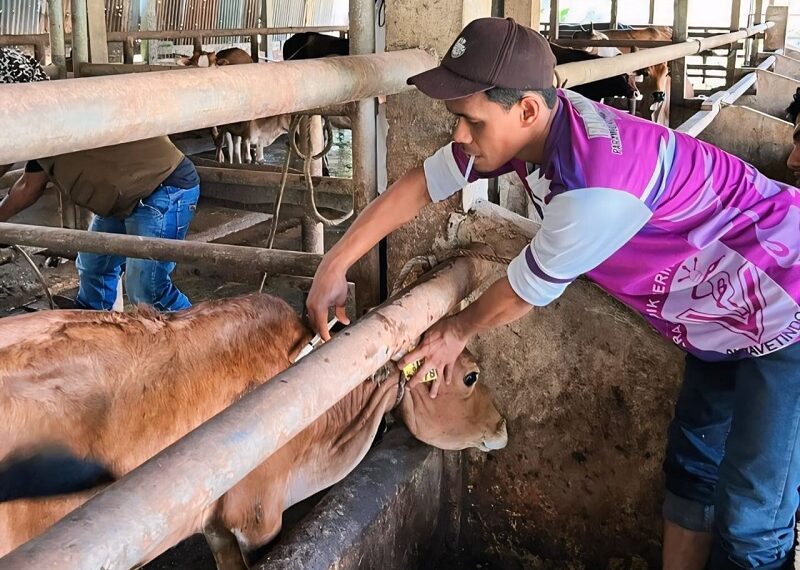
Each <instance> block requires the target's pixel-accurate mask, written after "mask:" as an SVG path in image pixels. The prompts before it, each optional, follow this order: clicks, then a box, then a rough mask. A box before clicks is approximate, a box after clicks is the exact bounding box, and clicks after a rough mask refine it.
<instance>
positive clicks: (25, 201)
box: [0, 137, 200, 311]
mask: <svg viewBox="0 0 800 570" xmlns="http://www.w3.org/2000/svg"><path fill="white" fill-rule="evenodd" d="M49 181H52V182H54V183H55V185H56V186H57V187H58V188H59V189H60V190H61V191H62V192H64V193H65V194H66V195H67V196H68V197H69V198H70V200H72V201H73V202H74V203H76V204H78V205H79V206H83V207H85V208H87V209H89V210H90V211H92V212H93V213H94V214H95V215H94V218H93V220H92V223H91V226H90V228H89V229H90V230H91V231H96V232H107V233H115V234H128V235H138V236H143V237H155V238H166V239H184V238H185V237H186V232H187V231H188V229H189V223H190V222H191V221H192V218H193V217H194V213H195V209H196V207H197V200H198V198H199V196H200V179H199V177H198V175H197V171H196V169H195V167H194V165H193V164H192V162H191V161H190V160H189V159H187V158H186V157H185V156H184V155H183V154H182V153H181V152H180V151H179V150H178V149H177V148H176V147H175V145H173V144H172V142H170V140H169V139H168V138H167V137H159V138H154V139H146V140H142V141H135V142H130V143H124V144H119V145H114V146H109V147H104V148H99V149H92V150H86V151H81V152H74V153H69V154H64V155H59V156H55V157H50V158H42V159H37V160H36V161H29V162H28V163H27V164H26V166H25V172H24V173H23V175H22V176H21V177H20V179H19V180H18V181H17V182H16V183H15V184H14V185H13V186H12V188H11V190H10V191H9V193H8V195H7V196H6V198H5V199H4V200H3V201H2V202H0V221H6V220H8V219H9V218H11V217H12V216H13V215H15V214H16V213H18V212H20V211H21V210H23V209H25V208H27V207H29V206H30V205H32V204H33V203H34V202H36V200H38V199H39V197H41V195H42V194H43V193H44V190H45V187H46V186H47V183H48V182H49ZM76 265H77V268H78V274H79V277H80V287H79V291H78V296H77V298H76V305H77V306H78V307H79V308H84V309H102V310H110V309H111V308H112V307H113V306H114V301H115V300H116V297H117V284H118V282H119V279H120V275H121V273H122V272H123V270H124V272H125V286H126V287H125V288H126V290H127V293H128V299H129V300H130V301H131V303H134V304H140V303H143V304H147V305H152V306H153V307H154V308H156V309H158V310H161V311H178V310H181V309H186V308H188V307H190V306H191V303H190V302H189V299H188V298H187V297H186V295H184V294H183V293H182V292H181V291H180V290H179V289H178V288H177V287H176V286H175V284H174V283H173V282H172V279H171V274H172V271H173V270H174V269H175V263H173V262H164V261H154V260H150V259H136V258H128V259H126V258H125V257H123V256H119V255H103V254H96V253H86V252H82V253H79V254H78V259H77V262H76Z"/></svg>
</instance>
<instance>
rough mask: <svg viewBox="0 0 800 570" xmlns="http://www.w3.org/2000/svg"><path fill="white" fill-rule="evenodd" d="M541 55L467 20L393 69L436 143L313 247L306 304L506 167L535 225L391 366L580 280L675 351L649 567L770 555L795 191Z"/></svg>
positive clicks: (795, 329) (798, 464) (787, 417)
mask: <svg viewBox="0 0 800 570" xmlns="http://www.w3.org/2000/svg"><path fill="white" fill-rule="evenodd" d="M554 66H555V59H554V57H553V55H552V53H551V52H550V48H549V46H548V44H547V42H546V41H545V40H544V39H543V38H542V36H540V35H539V34H537V33H536V32H534V31H532V30H530V29H528V28H526V27H524V26H520V25H518V24H516V23H514V22H513V20H502V19H497V18H484V19H480V20H476V21H474V22H472V23H470V24H469V25H468V26H467V27H466V28H465V29H464V30H463V31H462V32H461V34H460V35H459V37H458V38H457V39H456V41H455V42H454V43H453V45H452V47H451V48H450V50H449V51H448V53H447V54H446V55H445V57H444V59H443V61H442V64H441V65H440V66H439V67H437V68H435V69H433V70H430V71H428V72H425V73H422V74H420V75H417V76H414V77H412V78H410V79H409V83H411V84H413V85H416V86H417V88H418V89H419V90H420V91H422V92H423V93H425V94H426V95H428V96H430V97H432V98H434V99H438V100H444V101H445V102H446V105H447V108H448V110H449V111H450V112H452V113H453V114H455V115H456V116H457V117H458V123H457V126H456V127H455V131H454V133H453V141H454V142H453V143H451V144H448V145H447V146H445V147H443V148H442V149H440V150H439V151H438V152H436V153H435V154H434V155H433V156H432V157H430V158H428V159H427V160H426V161H425V163H424V165H423V166H422V167H419V168H416V169H413V170H411V171H410V172H408V173H407V174H406V175H404V176H403V177H402V178H400V179H399V180H398V181H397V182H396V183H395V184H393V185H392V187H391V188H389V189H388V190H387V191H386V193H384V194H383V195H382V196H380V197H379V198H378V199H377V200H375V201H374V202H373V203H372V204H370V206H369V207H368V208H367V209H366V210H365V211H364V212H363V213H362V214H361V216H359V218H358V219H357V220H356V221H355V222H354V223H353V225H352V227H351V228H350V229H349V230H348V232H347V234H346V235H345V236H344V238H343V239H342V240H341V241H340V242H339V243H338V244H337V245H336V246H335V247H333V248H332V249H331V251H330V252H329V253H328V254H327V255H326V256H325V258H324V259H323V262H322V264H321V265H320V267H319V269H318V271H317V274H316V277H315V279H314V285H313V287H312V289H311V292H310V294H309V298H308V302H307V305H308V309H309V315H310V318H311V321H312V324H313V326H314V327H315V328H316V329H317V331H318V332H319V333H320V334H321V335H322V336H323V338H324V339H326V340H327V339H328V338H329V335H328V331H327V327H326V324H325V323H326V321H327V313H328V309H329V308H330V307H334V310H335V313H336V315H337V316H338V317H339V319H340V320H342V321H343V322H347V317H346V315H345V314H344V308H343V305H344V301H345V297H346V294H347V284H346V280H345V273H346V271H347V269H348V268H349V267H350V266H351V265H352V264H353V263H354V262H355V261H356V260H357V259H359V258H360V257H361V256H362V255H364V253H366V252H367V251H368V250H369V249H371V248H372V247H373V246H374V245H375V244H376V243H377V242H378V241H379V240H380V239H381V238H383V237H384V236H386V235H387V234H389V233H390V232H391V231H392V230H394V229H396V228H397V227H399V226H401V225H402V224H404V223H406V222H408V221H410V220H411V219H412V218H414V216H416V214H417V213H418V212H419V211H420V210H421V209H422V208H423V207H424V206H426V205H427V204H429V203H430V202H431V201H438V200H443V199H445V198H447V197H448V196H450V195H452V194H454V193H455V192H457V191H459V190H460V189H462V188H463V187H464V186H465V185H466V184H467V183H469V182H471V181H473V180H476V179H477V178H485V177H494V176H497V175H499V174H503V173H507V172H512V171H513V172H516V173H517V174H518V175H519V177H520V178H521V179H522V181H523V183H524V185H525V187H526V189H527V191H528V194H529V196H530V199H531V200H532V202H533V204H534V206H535V208H536V210H537V211H538V212H539V215H540V217H541V220H542V222H541V228H540V230H539V231H538V233H537V234H536V236H535V237H534V239H533V242H532V243H531V245H530V246H529V247H526V248H525V249H524V250H523V251H522V252H520V254H519V256H518V257H517V258H516V259H514V261H513V262H512V263H511V264H510V265H509V268H508V275H507V277H505V278H503V279H500V280H499V281H497V282H495V283H494V284H493V285H492V286H491V287H490V288H489V289H488V290H487V291H486V292H485V293H484V294H483V295H482V296H481V297H480V298H479V299H478V300H477V301H476V302H474V303H472V304H471V305H470V306H469V307H467V308H466V309H465V310H464V311H462V312H460V313H459V314H457V315H455V316H453V317H450V318H447V319H443V320H442V321H440V322H439V323H437V324H436V325H434V326H433V327H431V329H430V330H429V331H428V332H427V334H426V335H425V338H424V340H423V341H422V342H421V343H420V346H419V347H417V349H416V350H414V351H413V352H412V353H410V354H409V355H407V356H406V358H405V359H404V361H403V362H402V363H401V364H405V363H406V362H410V361H412V360H416V359H419V358H424V359H425V366H424V367H423V369H421V370H420V374H422V373H425V372H426V371H427V369H429V368H436V369H438V370H440V371H442V372H443V373H444V374H443V376H444V377H445V381H447V382H449V381H450V369H451V367H452V365H453V362H454V361H455V359H456V357H457V355H458V354H459V353H460V351H461V350H462V349H463V347H464V346H465V345H466V343H467V342H468V340H469V339H470V338H471V337H472V336H473V335H474V334H476V333H478V332H481V331H486V330H489V329H492V328H495V327H498V326H501V325H504V324H506V323H509V322H511V321H513V320H516V319H518V318H520V317H522V316H523V315H525V314H527V313H528V312H529V311H530V310H531V308H532V307H534V306H544V305H547V304H548V303H550V302H551V301H553V300H554V299H556V298H557V297H559V296H560V295H561V294H562V293H563V292H564V290H565V289H566V287H567V285H568V284H569V283H570V282H572V281H573V280H574V279H575V278H576V277H578V276H579V275H586V276H587V277H589V278H590V279H592V280H593V281H595V282H596V283H598V284H599V285H600V286H601V287H603V288H604V289H605V290H606V291H607V292H608V293H609V294H611V295H613V296H614V297H616V298H617V299H619V300H620V301H622V302H624V303H625V304H626V305H628V306H629V307H631V308H632V309H634V310H636V311H638V312H639V313H641V314H642V315H643V316H644V317H645V318H646V319H647V320H648V321H649V322H650V323H651V324H652V325H653V326H654V327H655V328H656V329H657V330H658V331H659V332H660V333H661V334H662V335H663V336H664V337H666V338H667V339H668V340H669V341H670V342H674V343H675V344H677V345H678V346H679V347H681V348H682V349H684V350H685V351H686V352H687V353H688V354H687V357H686V371H685V378H684V384H683V388H682V390H681V393H680V396H679V398H678V403H677V406H676V412H675V419H674V421H673V422H672V424H671V426H670V428H669V433H668V442H667V453H666V459H665V462H664V470H665V473H666V487H667V492H666V499H665V502H664V509H663V514H664V519H665V524H664V547H663V553H664V554H663V562H664V568H665V569H667V570H693V569H697V570H700V569H702V568H705V567H706V564H708V566H709V567H710V568H712V569H714V570H718V569H723V568H764V569H774V568H786V567H788V565H789V564H791V562H790V560H789V559H790V557H791V555H790V553H791V550H792V543H793V538H794V514H795V511H796V510H797V508H798V503H799V502H800V496H799V495H798V485H800V453H795V449H796V448H797V441H798V432H800V345H798V344H797V343H796V341H797V340H798V339H799V338H800V307H799V306H798V299H800V191H798V190H797V189H796V188H794V187H791V186H787V185H785V184H782V183H779V182H775V181H774V180H770V179H769V178H766V177H765V176H763V175H762V174H760V173H759V172H758V171H757V170H755V168H753V167H752V166H751V165H749V164H747V163H746V162H744V161H742V160H740V159H739V158H736V157H734V156H732V155H729V154H727V153H725V152H723V151H721V150H719V149H718V148H716V147H714V146H711V145H709V144H706V143H703V142H700V141H697V140H695V139H693V138H691V137H689V136H686V135H684V134H682V133H677V132H674V131H671V130H670V129H667V128H665V127H662V126H660V125H656V124H654V123H650V122H648V121H644V120H641V119H637V118H635V117H631V116H629V115H626V114H624V113H621V112H618V111H616V110H614V109H612V108H610V107H606V106H604V105H601V104H598V103H594V102H592V101H589V100H587V99H585V98H583V97H581V96H580V95H578V94H576V93H573V92H571V91H566V90H556V89H553V87H552V85H553V69H554ZM537 170H538V172H540V173H541V175H543V176H544V179H545V180H546V181H547V183H548V184H542V183H541V182H540V181H539V178H538V177H539V174H535V172H536V171H537ZM415 383H416V379H415V382H412V385H413V384H415ZM437 391H438V383H434V385H433V386H432V387H431V390H430V395H431V397H436V394H437Z"/></svg>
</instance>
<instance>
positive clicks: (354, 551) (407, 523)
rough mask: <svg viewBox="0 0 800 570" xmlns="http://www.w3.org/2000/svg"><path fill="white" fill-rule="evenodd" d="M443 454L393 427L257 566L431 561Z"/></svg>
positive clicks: (396, 569) (318, 567)
mask: <svg viewBox="0 0 800 570" xmlns="http://www.w3.org/2000/svg"><path fill="white" fill-rule="evenodd" d="M442 457H443V454H442V452H441V451H439V450H436V449H433V448H431V447H428V446H427V445H425V444H423V443H420V442H418V441H417V440H415V439H414V438H413V437H412V436H411V434H409V433H408V431H406V430H405V429H403V428H398V429H394V430H392V431H390V432H389V433H388V434H387V435H386V437H385V438H384V441H383V442H381V444H380V445H379V446H378V447H377V448H376V449H374V450H373V451H372V452H370V454H369V455H368V456H367V458H366V459H365V460H364V461H363V462H362V463H361V464H360V465H359V466H358V467H357V468H356V469H355V471H353V472H352V473H351V474H350V475H348V476H347V478H346V479H345V480H344V481H342V482H341V483H339V484H338V485H336V486H334V487H333V488H332V489H331V490H330V491H329V492H328V494H327V495H325V497H324V498H323V499H322V500H321V501H320V502H319V504H317V505H316V506H315V507H314V509H313V510H312V511H311V513H309V514H308V515H307V516H306V517H305V518H304V519H303V521H302V522H301V523H300V524H298V525H297V526H296V527H294V528H292V530H291V531H290V532H288V533H287V535H286V536H285V537H283V538H282V539H281V541H280V543H279V544H278V546H277V547H276V548H275V549H274V550H273V551H272V552H270V553H269V554H268V555H267V556H266V557H265V558H264V559H263V560H261V562H260V563H259V564H257V565H256V566H254V567H253V570H297V569H299V568H302V569H304V570H328V569H329V570H359V569H367V568H374V569H381V570H410V569H413V568H426V567H428V566H426V564H425V563H424V557H426V556H427V555H428V552H429V550H430V549H431V547H438V546H439V545H434V544H433V541H434V540H435V539H436V538H437V536H438V535H436V529H437V524H438V521H439V516H440V505H441V504H442V500H441V491H442V474H443V460H442ZM437 549H439V548H437Z"/></svg>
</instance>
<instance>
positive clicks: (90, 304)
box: [76, 184, 200, 311]
mask: <svg viewBox="0 0 800 570" xmlns="http://www.w3.org/2000/svg"><path fill="white" fill-rule="evenodd" d="M199 196H200V187H199V186H195V187H193V188H188V189H184V188H176V187H174V186H164V185H163V184H162V185H161V186H159V187H158V188H156V190H155V191H154V192H153V193H152V194H150V195H149V196H148V197H146V198H143V199H142V200H140V201H139V205H138V206H136V209H134V210H133V212H132V213H131V215H130V216H128V217H127V218H125V219H124V220H122V219H119V218H114V217H110V216H109V217H104V216H97V215H95V216H94V219H93V220H92V224H91V226H90V228H89V229H90V230H91V231H93V232H107V233H112V234H128V235H137V236H143V237H155V238H167V239H184V238H185V237H186V232H187V230H188V229H189V222H191V221H192V218H193V217H194V212H195V209H196V208H197V199H198V198H199ZM76 265H77V267H78V275H79V277H80V288H79V291H78V298H77V300H76V303H77V305H78V306H79V307H81V308H85V309H105V310H110V309H111V308H112V307H113V305H114V300H115V299H116V296H117V283H118V281H119V278H120V274H121V273H122V270H123V266H124V270H125V288H126V290H127V293H128V299H129V300H130V302H131V303H134V304H140V303H145V304H148V305H152V306H153V307H154V308H156V309H158V310H160V311H178V310H180V309H186V308H188V307H190V306H191V303H190V302H189V299H187V298H186V295H184V294H183V293H181V292H180V290H178V288H177V287H175V284H174V283H173V282H172V279H171V278H170V275H171V274H172V271H173V270H174V269H175V263H174V262H165V261H154V260H151V259H135V258H128V259H126V258H125V257H123V256H120V255H102V254H97V253H79V254H78V260H77V263H76Z"/></svg>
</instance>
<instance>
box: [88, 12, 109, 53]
mask: <svg viewBox="0 0 800 570" xmlns="http://www.w3.org/2000/svg"><path fill="white" fill-rule="evenodd" d="M86 8H87V10H86V16H87V20H88V29H89V61H90V62H92V63H108V40H107V39H106V9H105V1H104V0H86Z"/></svg>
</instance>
